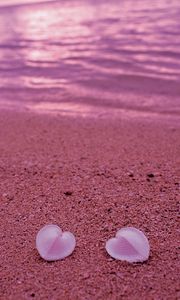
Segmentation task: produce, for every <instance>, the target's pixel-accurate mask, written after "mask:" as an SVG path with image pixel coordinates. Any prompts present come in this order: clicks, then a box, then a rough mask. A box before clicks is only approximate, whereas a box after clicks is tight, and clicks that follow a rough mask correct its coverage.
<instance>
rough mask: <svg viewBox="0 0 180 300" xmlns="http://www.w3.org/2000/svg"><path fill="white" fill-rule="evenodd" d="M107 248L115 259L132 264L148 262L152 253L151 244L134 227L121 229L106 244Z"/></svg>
mask: <svg viewBox="0 0 180 300" xmlns="http://www.w3.org/2000/svg"><path fill="white" fill-rule="evenodd" d="M105 248H106V251H107V252H108V254H109V255H110V256H112V257H113V258H115V259H118V260H125V261H128V262H130V263H133V262H143V261H145V260H147V259H148V258H149V252H150V246H149V242H148V239H147V238H146V236H145V235H144V233H143V232H142V231H140V230H138V229H136V228H133V227H124V228H122V229H120V230H119V231H118V232H117V233H116V236H115V238H111V239H109V240H108V241H107V242H106V246H105Z"/></svg>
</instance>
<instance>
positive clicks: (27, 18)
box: [0, 0, 180, 114]
mask: <svg viewBox="0 0 180 300" xmlns="http://www.w3.org/2000/svg"><path fill="white" fill-rule="evenodd" d="M17 2H18V3H19V5H12V6H9V7H5V6H3V5H2V6H1V7H0V92H1V100H2V99H3V101H4V103H5V102H7V103H9V102H8V100H11V101H15V100H16V101H17V100H18V101H19V102H21V103H24V102H26V103H30V102H36V105H37V103H38V106H37V107H41V106H42V102H43V103H46V107H47V108H48V109H50V108H53V110H54V109H56V108H57V106H58V104H59V107H61V108H60V109H61V110H62V107H65V109H64V110H69V109H70V107H71V109H72V110H73V109H74V110H76V109H77V110H78V109H79V110H81V108H82V107H81V108H80V105H81V106H82V105H84V106H83V107H84V108H85V105H86V109H87V110H88V108H87V105H89V106H92V105H93V106H94V107H96V108H97V107H104V108H105V109H106V110H108V109H109V108H120V109H121V110H128V109H129V110H131V111H146V110H147V111H151V112H161V113H166V114H167V113H168V114H177V113H179V111H180V108H179V98H178V97H179V96H178V93H179V92H180V87H179V82H180V1H179V0H171V1H168V0H158V1H151V3H150V1H148V0H136V1H134V0H126V1H125V0H119V1H116V0H111V1H105V0H104V1H103V0H98V1H97V0H96V1H95V0H87V1H86V0H85V1H81V0H73V1H72V0H69V1H49V2H46V3H39V4H33V3H31V4H27V5H20V4H21V3H23V2H25V1H18V0H17V1H15V0H14V1H13V0H9V1H8V2H6V4H13V3H17ZM32 2H33V1H32ZM1 4H2V2H1ZM137 95H142V96H141V97H138V96H137ZM154 95H156V97H155V96H154ZM43 107H45V105H44V104H43ZM72 107H73V108H72ZM77 107H78V108H77ZM82 109H83V108H82Z"/></svg>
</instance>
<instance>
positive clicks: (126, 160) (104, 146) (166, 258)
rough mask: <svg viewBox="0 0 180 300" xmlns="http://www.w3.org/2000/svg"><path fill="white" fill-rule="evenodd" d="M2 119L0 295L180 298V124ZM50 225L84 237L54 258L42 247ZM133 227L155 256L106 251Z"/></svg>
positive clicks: (4, 114) (3, 115)
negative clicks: (132, 260)
mask: <svg viewBox="0 0 180 300" xmlns="http://www.w3.org/2000/svg"><path fill="white" fill-rule="evenodd" d="M0 126H1V131H0V153H1V156H0V198H1V203H2V204H1V215H0V217H1V220H2V222H1V232H2V239H1V241H2V248H1V261H2V266H1V278H2V282H1V291H0V297H1V299H6V300H7V299H30V298H32V297H33V298H35V299H36V298H37V299H50V298H51V299H59V298H61V299H117V297H121V298H122V299H132V297H133V299H139V298H140V297H141V298H142V299H176V297H178V279H179V276H178V266H177V262H178V252H177V251H178V232H177V229H178V194H179V182H178V174H179V173H178V172H179V170H178V163H179V151H178V149H179V146H180V141H179V136H180V127H179V124H175V123H173V124H172V125H171V122H170V123H163V122H154V121H153V120H152V121H151V120H148V122H144V121H143V120H141V119H139V120H138V119H137V120H129V119H118V118H116V119H113V118H111V119H108V120H106V119H100V120H98V119H93V120H92V119H88V118H77V117H74V118H69V117H62V116H58V115H56V116H52V115H48V114H46V115H43V114H37V115H36V114H33V113H30V112H16V113H15V112H13V111H3V110H2V111H1V112H0ZM149 173H153V175H154V177H152V178H150V177H148V174H149ZM67 192H70V193H67ZM50 223H54V224H57V225H59V226H60V227H61V228H62V229H63V230H70V231H72V232H73V233H74V234H75V236H76V238H77V247H76V249H75V251H74V252H73V254H72V255H71V256H70V257H68V258H66V259H64V260H62V261H57V262H53V263H48V262H45V261H43V260H42V259H41V258H40V257H39V255H38V253H37V251H36V249H35V237H36V234H37V232H38V230H39V229H40V228H41V227H42V226H43V225H45V224H50ZM124 226H134V227H137V228H138V229H140V230H142V231H143V232H144V233H145V234H146V236H147V237H148V239H149V242H150V247H151V252H150V258H149V260H148V261H147V262H145V263H143V264H139V263H138V264H128V263H126V262H120V261H115V260H113V259H111V257H110V256H108V254H107V253H106V252H105V248H104V246H105V242H106V240H107V239H109V238H110V237H112V236H114V235H115V233H116V231H117V230H118V229H120V228H121V227H124Z"/></svg>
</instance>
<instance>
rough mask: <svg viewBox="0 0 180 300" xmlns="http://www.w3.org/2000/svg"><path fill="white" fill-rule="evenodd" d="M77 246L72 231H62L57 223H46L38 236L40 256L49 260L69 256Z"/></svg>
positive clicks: (37, 245)
mask: <svg viewBox="0 0 180 300" xmlns="http://www.w3.org/2000/svg"><path fill="white" fill-rule="evenodd" d="M75 246H76V240H75V237H74V235H73V234H72V233H71V232H68V231H65V232H62V230H61V228H59V227H58V226H57V225H46V226H44V227H43V228H41V229H40V231H39V232H38V234H37V236H36V248H37V250H38V252H39V254H40V256H41V257H42V258H43V259H45V260H47V261H54V260H59V259H63V258H65V257H67V256H69V255H70V254H71V253H72V252H73V251H74V248H75Z"/></svg>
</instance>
